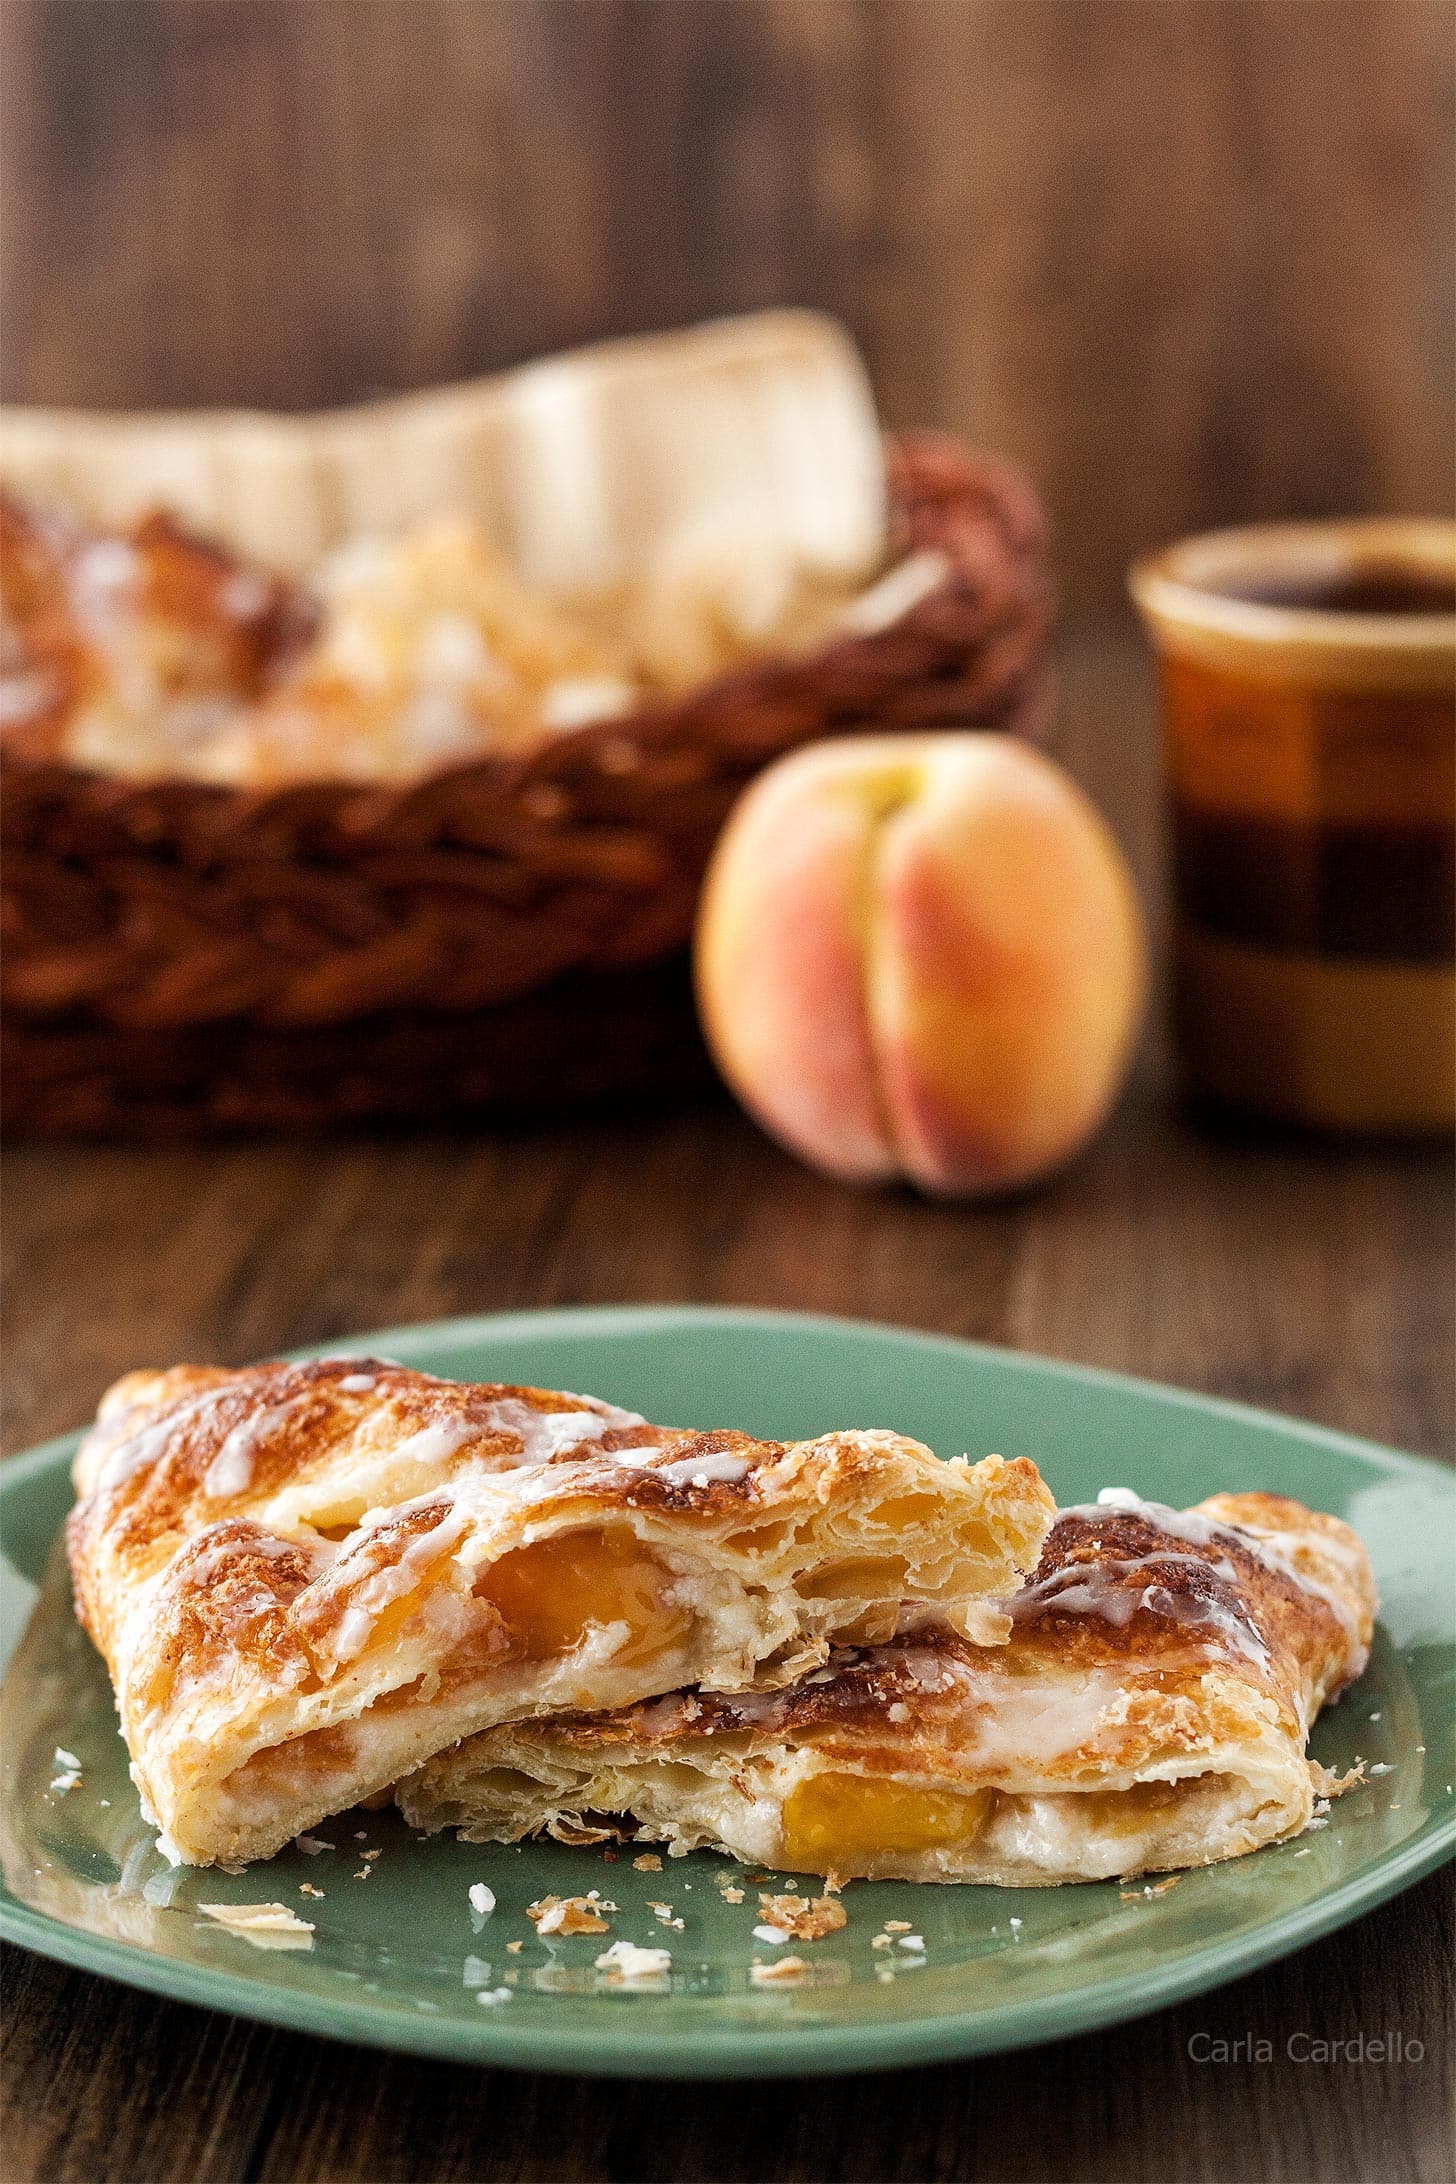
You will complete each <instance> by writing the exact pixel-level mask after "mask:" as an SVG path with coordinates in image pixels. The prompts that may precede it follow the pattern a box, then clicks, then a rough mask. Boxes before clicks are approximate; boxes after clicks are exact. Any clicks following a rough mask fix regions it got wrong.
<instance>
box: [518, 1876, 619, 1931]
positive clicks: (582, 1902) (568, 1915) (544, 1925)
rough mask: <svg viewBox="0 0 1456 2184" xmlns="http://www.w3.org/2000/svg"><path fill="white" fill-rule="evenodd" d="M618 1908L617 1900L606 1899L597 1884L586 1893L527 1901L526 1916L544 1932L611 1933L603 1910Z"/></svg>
mask: <svg viewBox="0 0 1456 2184" xmlns="http://www.w3.org/2000/svg"><path fill="white" fill-rule="evenodd" d="M616 1908H617V1906H616V1905H615V1904H614V1903H604V1902H603V1901H602V1899H601V1897H600V1896H599V1895H598V1894H597V1892H596V1890H595V1889H594V1888H593V1889H590V1890H588V1892H587V1894H586V1895H584V1896H542V1897H540V1898H538V1900H537V1901H536V1902H535V1903H528V1904H527V1906H526V1916H527V1918H528V1919H530V1920H531V1921H532V1923H533V1924H534V1926H535V1928H536V1931H537V1933H538V1934H541V1935H546V1934H609V1933H610V1932H611V1930H612V1929H611V1927H610V1925H609V1924H608V1923H607V1921H606V1920H605V1919H604V1918H603V1917H602V1913H603V1912H604V1911H615V1910H616Z"/></svg>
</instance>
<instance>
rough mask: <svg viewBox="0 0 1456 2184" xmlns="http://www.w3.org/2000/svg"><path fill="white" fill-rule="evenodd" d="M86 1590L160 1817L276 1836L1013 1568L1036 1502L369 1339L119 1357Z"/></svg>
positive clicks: (995, 1587)
mask: <svg viewBox="0 0 1456 2184" xmlns="http://www.w3.org/2000/svg"><path fill="white" fill-rule="evenodd" d="M75 1480H76V1486H77V1489H78V1491H79V1494H80V1496H81V1499H80V1501H79V1504H78V1506H77V1507H76V1508H75V1509H74V1510H73V1511H72V1514H71V1517H70V1520H69V1530H68V1544H69V1550H70V1558H71V1569H72V1574H73V1578H74V1582H75V1590H76V1600H77V1606H78V1609H79V1612H80V1615H81V1619H82V1621H83V1622H84V1624H85V1626H86V1628H87V1630H88V1631H89V1632H90V1633H91V1635H92V1637H93V1638H94V1639H95V1641H96V1643H97V1645H98V1646H99V1647H100V1649H101V1651H102V1653H103V1654H104V1655H105V1658H106V1661H107V1665H108V1667H109V1668H110V1670H111V1675H112V1682H113V1684H114V1686H115V1690H116V1695H117V1701H118V1705H119V1708H120V1712H121V1721H122V1729H123V1732H124V1734H125V1736H126V1740H127V1745H128V1748H129V1749H130V1752H131V1755H132V1768H133V1773H134V1776H135V1778H136V1782H137V1785H138V1787H139V1789H140V1791H141V1793H142V1797H143V1800H144V1803H145V1807H146V1809H147V1811H148V1814H149V1817H154V1818H155V1821H156V1823H157V1824H158V1825H159V1826H160V1827H161V1829H162V1830H163V1831H164V1832H163V1845H164V1847H166V1848H168V1849H169V1850H170V1852H171V1853H172V1854H174V1855H175V1856H176V1857H178V1858H180V1859H182V1860H185V1861H186V1862H188V1863H190V1864H201V1865H205V1864H208V1863H211V1862H212V1861H213V1860H216V1859H223V1860H238V1859H249V1858H260V1857H266V1856H268V1855H270V1854H271V1853H272V1852H273V1851H275V1850H277V1849H278V1848H279V1847H280V1846H281V1845H282V1844H284V1843H286V1842H287V1841H288V1840H289V1838H290V1837H291V1836H293V1835H296V1834H297V1833H298V1832H299V1830H300V1829H303V1828H307V1827H308V1826H310V1825H311V1824H312V1823H314V1822H315V1821H317V1820H319V1819H321V1818H322V1817H323V1816H324V1815H325V1814H328V1813H332V1812H338V1811H340V1810H341V1809H343V1808H344V1807H347V1806H349V1805H352V1804H354V1803H356V1802H357V1801H358V1800H359V1799H360V1798H363V1797H367V1796H369V1795H371V1794H373V1793H374V1792H376V1791H378V1790H380V1789H383V1788H385V1787H386V1786H387V1785H389V1784H390V1783H392V1782H393V1781H394V1780H395V1779H396V1777H397V1776H399V1775H400V1774H402V1773H404V1772H405V1771H406V1770H407V1769H409V1768H412V1767H416V1766H418V1765H419V1764H420V1763H421V1762H422V1761H423V1760H426V1759H428V1758H429V1757H430V1756H431V1754H433V1753H434V1752H436V1751H438V1750H439V1749H440V1748H441V1747H442V1746H443V1745H446V1744H453V1743H455V1742H456V1741H457V1740H458V1739H460V1738H461V1737H464V1736H468V1735H470V1734H471V1733H472V1732H474V1731H476V1730H479V1729H482V1728H486V1727H488V1726H490V1725H491V1724H492V1723H495V1722H499V1721H502V1720H506V1719H509V1718H512V1717H515V1716H519V1715H523V1714H531V1713H541V1712H554V1711H559V1710H560V1709H561V1708H563V1707H590V1708H593V1709H597V1708H610V1707H616V1706H622V1705H625V1704H627V1703H629V1702H630V1701H632V1700H636V1699H640V1698H642V1697H644V1696H646V1695H647V1694H649V1693H653V1692H661V1691H668V1690H672V1689H674V1688H675V1687H676V1686H678V1685H680V1684H684V1683H694V1684H698V1685H701V1686H702V1687H704V1688H705V1689H709V1690H711V1689H725V1690H733V1689H736V1688H737V1687H739V1686H741V1685H748V1684H753V1683H758V1684H764V1683H776V1682H786V1681H789V1680H791V1679H792V1678H794V1677H796V1676H799V1675H802V1674H804V1673H806V1672H808V1671H809V1670H812V1669H813V1668H814V1667H815V1666H816V1665H817V1664H818V1663H819V1662H821V1661H822V1660H823V1659H824V1658H825V1657H826V1655H827V1653H828V1651H829V1648H830V1645H831V1644H832V1643H834V1642H845V1641H848V1640H852V1639H860V1640H866V1641H874V1640H880V1639H885V1638H889V1637H890V1636H891V1635H892V1634H893V1633H894V1632H895V1631H896V1630H897V1629H904V1628H906V1627H907V1626H909V1627H913V1626H915V1625H916V1624H918V1623H921V1622H924V1621H926V1620H934V1619H941V1618H943V1619H946V1620H948V1621H949V1622H950V1623H951V1624H952V1625H955V1626H957V1627H959V1628H961V1629H963V1630H965V1631H968V1632H974V1633H975V1634H976V1635H977V1636H980V1637H990V1638H993V1639H994V1638H996V1637H999V1636H1003V1635H1004V1634H1005V1632H1006V1631H1007V1630H1008V1629H1009V1625H1008V1624H1007V1621H1006V1618H1005V1615H1004V1612H1003V1611H1002V1609H1001V1607H1000V1596H1002V1595H1004V1594H1005V1593H1007V1592H1009V1591H1011V1590H1013V1589H1014V1588H1015V1585H1016V1583H1017V1582H1018V1578H1019V1575H1020V1574H1021V1573H1023V1572H1024V1571H1025V1570H1026V1569H1028V1568H1029V1567H1030V1566H1031V1564H1032V1563H1033V1562H1034V1561H1035V1559H1036V1554H1037V1551H1038V1548H1039V1546H1040V1543H1041V1540H1042V1538H1043V1536H1044V1534H1045V1532H1046V1528H1047V1525H1048V1524H1049V1523H1050V1521H1051V1516H1052V1501H1051V1496H1050V1495H1049V1494H1048V1492H1047V1490H1046V1488H1045V1487H1044V1486H1043V1485H1042V1482H1041V1479H1040V1478H1039V1476H1038V1474H1037V1471H1036V1468H1035V1466H1034V1465H1033V1464H1030V1463H1027V1462H1026V1461H1025V1460H1017V1461H1014V1462H1010V1463H1007V1462H1003V1461H1002V1460H1001V1458H999V1457H988V1458H987V1459H986V1460H985V1461H984V1462H982V1463H979V1464H976V1465H974V1466H973V1465H970V1464H968V1463H967V1462H966V1461H965V1460H964V1459H962V1460H959V1461H956V1462H951V1463H941V1462H939V1461H938V1460H937V1459H936V1458H935V1457H934V1456H932V1455H931V1453H930V1451H929V1450H928V1449H926V1448H923V1447H921V1446H920V1445H919V1444H918V1443H917V1442H914V1441H906V1440H902V1439H900V1438H899V1437H898V1436H897V1435H895V1434H893V1433H884V1432H863V1433H854V1432H850V1433H830V1434H826V1435H824V1436H823V1437H822V1438H821V1439H819V1440H816V1441H808V1442H802V1443H799V1444H797V1445H794V1446H791V1447H786V1446H784V1445H782V1444H781V1443H778V1442H774V1441H756V1440H753V1439H751V1438H750V1437H749V1436H748V1435H746V1434H742V1433H733V1432H720V1433H706V1434H700V1433H693V1432H691V1431H689V1430H687V1429H672V1428H666V1427H659V1426H650V1425H647V1424H646V1423H645V1422H644V1421H643V1420H642V1419H640V1418H638V1417H637V1416H635V1414H633V1413H632V1412H630V1411H624V1410H617V1409H614V1408H613V1407H612V1406H611V1405H610V1404H606V1403H599V1402H596V1401H594V1400H592V1399H591V1398H590V1397H585V1396H573V1395H561V1394H556V1393H552V1392H549V1391H543V1390H541V1389H537V1388H516V1387H504V1386H497V1385H493V1384H492V1385H484V1386H469V1385H466V1384H463V1383H460V1382H456V1381H448V1380H437V1379H434V1378H432V1377H431V1376H430V1375H429V1374H426V1373H418V1372H411V1371H408V1370H406V1369H405V1368H404V1367H402V1366H397V1365H391V1364H387V1363H382V1362H380V1361H379V1360H377V1359H348V1358H342V1359H340V1358H335V1359H328V1360H323V1361H319V1362H315V1363H311V1364H306V1365H288V1364H273V1365H260V1366H256V1367H253V1368H250V1369H249V1370H246V1371H242V1372H225V1371H220V1370H216V1369H212V1368H205V1367H195V1366H179V1367H177V1368H176V1369H174V1370H173V1371H171V1372H165V1373H133V1374H131V1375H129V1376H128V1377H127V1378H126V1379H125V1380H122V1381H120V1382H118V1383H117V1385H116V1387H114V1388H113V1389H112V1390H111V1392H110V1393H109V1394H108V1395H107V1397H106V1398H105V1400H104V1401H103V1403H102V1405H101V1410H100V1413H99V1416H98V1420H97V1424H96V1426H95V1428H94V1429H93V1431H92V1433H91V1434H90V1435H89V1436H88V1438H87V1440H86V1441H85V1442H84V1444H83V1445H82V1447H81V1449H80V1451H79V1452H78V1454H77V1457H76V1463H75Z"/></svg>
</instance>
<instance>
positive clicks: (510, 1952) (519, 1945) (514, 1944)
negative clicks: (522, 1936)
mask: <svg viewBox="0 0 1456 2184" xmlns="http://www.w3.org/2000/svg"><path fill="white" fill-rule="evenodd" d="M524 1947H525V1944H524V1942H520V1941H508V1942H507V1943H506V1955H507V1956H519V1955H520V1953H521V1951H522V1949H523V1948H524Z"/></svg>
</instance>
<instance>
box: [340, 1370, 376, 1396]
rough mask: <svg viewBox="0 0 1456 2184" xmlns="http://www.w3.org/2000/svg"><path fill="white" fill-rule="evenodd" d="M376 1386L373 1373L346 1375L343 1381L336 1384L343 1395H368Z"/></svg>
mask: <svg viewBox="0 0 1456 2184" xmlns="http://www.w3.org/2000/svg"><path fill="white" fill-rule="evenodd" d="M375 1385H376V1383H375V1379H374V1375H373V1373H345V1375H344V1377H343V1379H342V1380H340V1381H336V1382H335V1386H336V1387H337V1388H338V1390H339V1393H340V1394H341V1395H367V1394H368V1393H369V1390H370V1389H371V1388H372V1387H374V1386H375Z"/></svg>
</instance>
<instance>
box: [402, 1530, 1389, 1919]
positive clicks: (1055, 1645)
mask: <svg viewBox="0 0 1456 2184" xmlns="http://www.w3.org/2000/svg"><path fill="white" fill-rule="evenodd" d="M1374 1609H1375V1588H1374V1583H1373V1580H1372V1576H1371V1571H1370V1564H1369V1560H1368V1557H1367V1556H1366V1553H1365V1550H1364V1548H1363V1546H1362V1545H1361V1543H1360V1541H1359V1540H1358V1538H1357V1537H1356V1535H1355V1534H1354V1533H1353V1532H1352V1531H1351V1530H1350V1529H1349V1528H1348V1526H1346V1525H1344V1524H1342V1523H1340V1522H1339V1521H1338V1520H1337V1519H1336V1518H1333V1517H1328V1516H1322V1515H1318V1514H1316V1513H1314V1512H1312V1511H1310V1510H1308V1509H1305V1508H1304V1507H1303V1506H1302V1505H1301V1504H1299V1503H1297V1502H1293V1501H1287V1500H1283V1499H1280V1498H1278V1497H1275V1496H1272V1495H1266V1494H1228V1495H1217V1496H1215V1497H1214V1498H1213V1499H1212V1500H1211V1501H1207V1502H1203V1503H1201V1504H1200V1505H1199V1506H1198V1507H1197V1508H1196V1509H1192V1510H1188V1511H1184V1512H1181V1513H1180V1512H1177V1511H1174V1510H1172V1509H1168V1508H1164V1507H1162V1506H1160V1505H1157V1504H1152V1503H1146V1502H1142V1501H1140V1500H1138V1498H1137V1497H1136V1496H1133V1495H1130V1494H1120V1495H1119V1494H1114V1495H1112V1496H1111V1497H1109V1498H1108V1499H1106V1500H1105V1501H1104V1502H1101V1503H1098V1504H1096V1505H1092V1506H1089V1507H1085V1508H1078V1509H1070V1510H1067V1511H1065V1512H1064V1513H1063V1514H1062V1515H1061V1516H1060V1517H1059V1518H1058V1520H1057V1522H1056V1524H1055V1526H1054V1528H1053V1530H1052V1532H1051V1533H1050V1535H1049V1537H1048V1539H1047V1541H1046V1544H1045V1547H1044V1549H1043V1552H1042V1556H1041V1559H1040V1562H1039V1564H1038V1566H1037V1569H1036V1571H1035V1573H1034V1576H1033V1577H1032V1578H1031V1580H1030V1581H1029V1582H1028V1583H1027V1584H1026V1585H1025V1586H1024V1587H1023V1588H1022V1589H1021V1590H1020V1592H1019V1593H1018V1594H1017V1596H1016V1598H1015V1599H1014V1600H1013V1601H1012V1603H1011V1616H1012V1632H1011V1636H1010V1640H1009V1642H1008V1643H1006V1644H1004V1645H984V1644H977V1643H975V1642H973V1641H971V1640H969V1639H968V1638H967V1637H966V1636H964V1635H961V1634H958V1633H955V1632H950V1631H939V1632H937V1631H935V1630H933V1629H925V1630H921V1631H918V1632H914V1633H909V1632H902V1633H900V1634H898V1635H897V1636H896V1637H895V1638H893V1639H891V1640H889V1641H888V1642H887V1643H884V1644H881V1645H870V1646H854V1647H849V1648H842V1649H837V1650H835V1651H834V1652H833V1653H832V1654H831V1656H830V1659H829V1661H828V1662H827V1663H826V1664H825V1666H823V1667H822V1668H819V1669H816V1670H815V1671H813V1672H811V1673H810V1674H809V1675H807V1676H804V1677H801V1678H800V1679H799V1680H798V1681H797V1682H795V1683H794V1684H793V1685H791V1686H789V1687H787V1688H781V1689H778V1690H774V1691H744V1692H737V1693H711V1692H706V1691H695V1692H689V1691H681V1692H677V1693H674V1694H673V1695H672V1696H670V1697H667V1698H662V1699H657V1700H655V1701H653V1702H652V1703H650V1704H646V1705H639V1706H634V1707H631V1708H628V1709H625V1710H623V1711H620V1712H618V1713H616V1714H614V1715H609V1716H603V1715H600V1714H595V1715H594V1714H585V1713H573V1714H568V1715H563V1716H558V1717H556V1718H554V1719H545V1720H534V1721H523V1722H516V1723H513V1724H511V1725H509V1726H502V1727H500V1728H497V1729H495V1730H492V1731H490V1732H489V1733H487V1734H485V1735H480V1736H476V1737H473V1738H471V1739H470V1740H469V1741H468V1742H467V1743H464V1744H462V1745H461V1746H460V1747H459V1748H458V1749H457V1750H454V1751H446V1752H441V1753H439V1754H438V1755H436V1757H435V1758H434V1759H432V1760H431V1761H429V1762H428V1763H427V1764H426V1765H425V1766H424V1767H423V1768H421V1769H420V1770H419V1771H418V1772H417V1773H415V1774H414V1775H412V1776H410V1777H409V1778H407V1780H406V1781H405V1782H404V1783H403V1784H402V1785H401V1786H400V1789H399V1792H398V1796H399V1802H400V1804H401V1805H402V1807H403V1810H404V1812H405V1815H406V1817H407V1818H408V1819H409V1820H410V1821H411V1822H412V1823H413V1824H414V1825H416V1826H420V1827H425V1828H440V1827H454V1828H458V1829H459V1830H460V1831H461V1832H462V1833H463V1834H464V1835H465V1836H466V1837H468V1838H469V1839H471V1840H473V1841H480V1842H512V1841H516V1840H518V1839H519V1838H520V1837H522V1836H525V1835H530V1834H535V1833H538V1832H540V1833H545V1834H549V1835H555V1836H558V1837H561V1838H562V1839H564V1840H566V1841H569V1842H579V1841H583V1840H592V1839H597V1838H605V1837H610V1836H613V1835H618V1834H621V1835H629V1836H634V1837H636V1838H638V1839H639V1840H641V1841H644V1842H654V1843H664V1844H666V1845H667V1846H668V1848H669V1849H670V1850H671V1851H672V1852H673V1853H681V1852H684V1851H687V1850H691V1849H695V1848H699V1847H705V1846H706V1847H709V1848H713V1849H717V1850H720V1851H724V1852H726V1853H728V1854H729V1855H730V1856H733V1857H736V1858H739V1859H743V1860H746V1861H750V1862H752V1863H755V1864H761V1865H764V1866H772V1867H776V1868H780V1869H783V1870H787V1871H792V1872H801V1873H826V1872H833V1873H836V1874H838V1875H840V1876H841V1877H843V1878H850V1877H855V1876H862V1877H870V1878H881V1879H901V1880H913V1881H977V1882H992V1883H1000V1884H1006V1885H1012V1886H1030V1885H1038V1884H1049V1883H1055V1882H1061V1881H1078V1880H1099V1879H1105V1878H1109V1877H1112V1876H1119V1875H1132V1874H1137V1873H1143V1872H1155V1871H1160V1870H1167V1869H1172V1868H1178V1867H1185V1866H1195V1865H1207V1864H1211V1863H1213V1862H1214V1861H1215V1860H1218V1859H1223V1858H1231V1857H1237V1856H1239V1855H1241V1854H1242V1853H1244V1852H1246V1851H1251V1850H1255V1849H1257V1848H1259V1847H1260V1846H1261V1845H1262V1844H1265V1843H1269V1842H1273V1841H1277V1840H1279V1839H1281V1838H1283V1837H1286V1836H1289V1835H1293V1834H1296V1833H1298V1832H1299V1831H1300V1830H1301V1829H1302V1828H1304V1827H1305V1826H1306V1825H1307V1824H1308V1822H1309V1820H1310V1819H1311V1817H1312V1815H1313V1813H1314V1810H1315V1804H1316V1799H1317V1797H1318V1796H1319V1795H1320V1794H1321V1793H1322V1792H1324V1793H1328V1792H1330V1791H1332V1790H1335V1789H1338V1788H1340V1787H1342V1786H1344V1785H1342V1784H1340V1783H1336V1782H1332V1781H1331V1780H1329V1778H1327V1777H1325V1776H1324V1775H1323V1773H1322V1771H1321V1770H1320V1769H1319V1768H1318V1767H1316V1766H1313V1765H1312V1764H1311V1763H1310V1762H1309V1761H1308V1759H1307V1757H1306V1739H1307V1736H1308V1732H1309V1726H1310V1723H1311V1722H1312V1721H1313V1719H1314V1717H1315V1715H1316V1713H1317V1712H1318V1711H1319V1709H1320V1707H1321V1706H1323V1705H1325V1704H1326V1703H1327V1702H1328V1701H1329V1700H1330V1699H1331V1698H1333V1697H1334V1696H1336V1695H1337V1694H1338V1692H1339V1691H1340V1690H1341V1689H1342V1688H1343V1687H1344V1686H1345V1685H1346V1684H1347V1683H1349V1682H1350V1681H1351V1680H1352V1679H1353V1678H1354V1677H1355V1676H1357V1675H1358V1674H1359V1673H1360V1671H1361V1669H1362V1668H1363V1666H1364V1663H1365V1659H1366V1656H1367V1652H1368V1648H1369V1643H1370V1634H1371V1628H1372V1619H1373V1614H1374Z"/></svg>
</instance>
